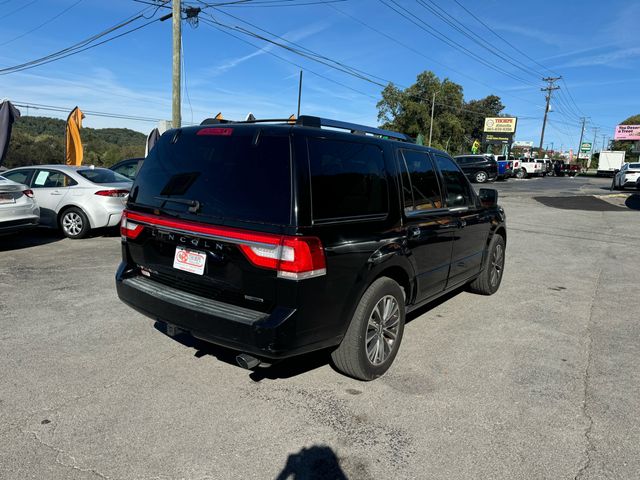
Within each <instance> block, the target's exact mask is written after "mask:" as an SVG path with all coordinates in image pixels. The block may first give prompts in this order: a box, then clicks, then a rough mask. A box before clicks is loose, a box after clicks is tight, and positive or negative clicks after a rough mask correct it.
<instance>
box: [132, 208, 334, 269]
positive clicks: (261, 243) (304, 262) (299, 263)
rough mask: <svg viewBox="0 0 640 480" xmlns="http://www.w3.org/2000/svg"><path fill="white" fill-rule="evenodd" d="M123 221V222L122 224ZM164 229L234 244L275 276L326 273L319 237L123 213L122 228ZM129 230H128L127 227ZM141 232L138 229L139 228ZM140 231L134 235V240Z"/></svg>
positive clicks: (251, 259)
mask: <svg viewBox="0 0 640 480" xmlns="http://www.w3.org/2000/svg"><path fill="white" fill-rule="evenodd" d="M125 222H126V223H125ZM135 222H142V223H145V224H149V225H156V226H159V227H166V228H170V229H175V230H180V231H185V232H188V233H200V234H203V235H210V236H213V237H217V238H220V239H221V240H223V241H224V240H226V241H231V242H232V243H237V244H238V247H239V248H240V251H241V252H242V253H243V254H244V255H245V256H246V257H247V259H248V260H249V261H250V262H251V263H252V264H254V265H255V266H257V267H262V268H268V269H270V270H277V271H278V276H279V277H282V278H290V279H294V280H301V279H303V278H309V277H315V276H319V275H324V274H325V273H326V262H325V256H324V249H323V247H322V243H321V241H320V239H319V238H316V237H295V236H287V235H275V234H271V233H261V232H252V231H248V230H241V229H238V228H230V227H217V226H213V225H204V224H201V223H196V222H191V221H188V220H175V219H170V218H164V217H159V216H156V215H148V214H141V213H134V212H129V211H125V212H124V214H123V223H122V225H123V226H124V225H127V226H128V225H129V223H133V224H134V225H137V226H138V227H141V225H139V224H138V223H135ZM127 228H129V227H127ZM121 231H123V236H126V237H127V238H135V237H131V236H130V234H129V233H127V232H129V231H130V230H128V229H127V230H126V231H125V229H124V227H122V228H121ZM140 231H142V228H140ZM139 233H140V232H137V233H136V237H137V236H138V235H139Z"/></svg>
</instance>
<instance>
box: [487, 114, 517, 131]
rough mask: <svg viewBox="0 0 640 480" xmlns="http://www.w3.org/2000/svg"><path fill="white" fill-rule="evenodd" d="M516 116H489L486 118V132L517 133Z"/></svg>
mask: <svg viewBox="0 0 640 480" xmlns="http://www.w3.org/2000/svg"><path fill="white" fill-rule="evenodd" d="M517 122H518V119H517V118H515V117H487V118H485V119H484V130H483V131H484V132H487V133H511V134H513V133H516V123H517Z"/></svg>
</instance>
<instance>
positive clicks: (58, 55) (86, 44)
mask: <svg viewBox="0 0 640 480" xmlns="http://www.w3.org/2000/svg"><path fill="white" fill-rule="evenodd" d="M148 9H149V7H147V8H146V9H145V10H148ZM140 18H143V15H142V13H140V14H138V15H136V16H134V17H132V18H129V19H127V20H125V21H123V22H120V23H118V24H117V25H114V26H112V27H109V28H108V29H106V30H104V31H102V32H100V33H98V34H96V35H93V36H91V37H89V38H86V39H84V40H82V41H80V42H78V43H76V44H74V45H71V46H70V47H67V48H64V49H62V50H58V51H57V52H54V53H51V54H49V55H46V56H44V57H40V58H37V59H35V60H31V61H29V62H25V63H22V64H19V65H14V66H12V67H6V68H2V69H0V75H8V74H10V73H15V72H20V71H22V70H28V69H31V68H35V67H38V66H40V65H45V64H47V63H51V62H54V61H56V60H60V59H62V58H66V57H69V56H71V55H76V54H78V53H80V52H84V51H85V50H89V49H91V48H94V47H97V46H99V45H103V44H105V43H107V42H110V41H112V40H115V39H117V38H120V37H122V36H124V35H128V34H130V33H133V32H135V31H137V30H140V29H141V28H144V27H146V26H148V25H150V24H152V23H154V22H157V21H162V20H165V19H166V16H165V17H160V18H156V19H153V20H151V21H149V22H146V23H144V24H142V25H140V26H138V27H135V28H132V29H130V30H127V31H125V32H124V33H121V34H119V35H115V36H112V37H109V38H107V39H105V40H103V41H101V42H98V43H93V42H95V41H96V40H98V39H100V38H102V37H104V36H106V35H108V34H109V33H112V32H114V31H116V30H119V29H121V28H123V27H125V26H127V25H129V24H131V23H133V22H134V21H136V20H138V19H140Z"/></svg>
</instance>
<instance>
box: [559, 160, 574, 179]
mask: <svg viewBox="0 0 640 480" xmlns="http://www.w3.org/2000/svg"><path fill="white" fill-rule="evenodd" d="M580 168H581V167H580V165H578V164H577V163H567V162H563V161H561V160H559V161H557V162H556V163H555V165H554V166H553V170H554V173H555V175H556V177H564V176H565V175H567V176H569V177H575V176H576V175H577V174H578V173H580Z"/></svg>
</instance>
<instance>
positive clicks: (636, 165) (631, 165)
mask: <svg viewBox="0 0 640 480" xmlns="http://www.w3.org/2000/svg"><path fill="white" fill-rule="evenodd" d="M629 168H640V163H630V164H629Z"/></svg>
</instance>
